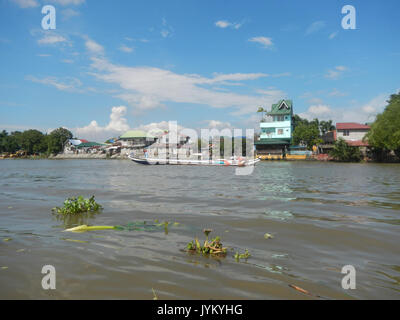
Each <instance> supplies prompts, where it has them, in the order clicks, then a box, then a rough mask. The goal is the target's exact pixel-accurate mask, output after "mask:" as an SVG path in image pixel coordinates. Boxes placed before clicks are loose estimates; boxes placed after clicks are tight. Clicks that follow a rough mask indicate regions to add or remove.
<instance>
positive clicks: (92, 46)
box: [85, 37, 104, 55]
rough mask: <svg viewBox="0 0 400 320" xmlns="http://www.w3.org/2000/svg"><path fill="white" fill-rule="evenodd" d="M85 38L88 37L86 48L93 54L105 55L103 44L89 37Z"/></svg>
mask: <svg viewBox="0 0 400 320" xmlns="http://www.w3.org/2000/svg"><path fill="white" fill-rule="evenodd" d="M85 38H86V42H85V46H86V49H87V50H88V51H89V52H90V53H91V54H93V55H103V54H104V48H103V46H101V45H100V44H98V43H97V42H96V41H94V40H92V39H90V38H88V37H85Z"/></svg>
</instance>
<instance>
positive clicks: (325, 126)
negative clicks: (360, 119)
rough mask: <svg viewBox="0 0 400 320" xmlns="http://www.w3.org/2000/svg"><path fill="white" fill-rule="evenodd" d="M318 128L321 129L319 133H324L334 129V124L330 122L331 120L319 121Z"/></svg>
mask: <svg viewBox="0 0 400 320" xmlns="http://www.w3.org/2000/svg"><path fill="white" fill-rule="evenodd" d="M319 130H320V131H321V134H322V135H324V134H325V133H327V132H328V131H332V130H335V126H334V125H333V124H332V120H329V121H321V122H320V123H319Z"/></svg>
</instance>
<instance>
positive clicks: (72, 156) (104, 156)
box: [48, 153, 128, 160]
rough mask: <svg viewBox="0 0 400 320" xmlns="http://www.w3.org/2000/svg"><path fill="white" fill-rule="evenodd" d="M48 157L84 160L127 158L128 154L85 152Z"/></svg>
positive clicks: (51, 158)
mask: <svg viewBox="0 0 400 320" xmlns="http://www.w3.org/2000/svg"><path fill="white" fill-rule="evenodd" d="M48 159H50V160H68V159H77V160H84V159H97V160H99V159H104V160H127V159H128V156H127V155H123V154H115V155H112V156H110V155H108V154H105V153H103V154H97V153H96V154H90V153H83V154H58V155H56V156H54V155H53V156H50V157H49V158H48Z"/></svg>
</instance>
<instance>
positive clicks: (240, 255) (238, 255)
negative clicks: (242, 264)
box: [234, 249, 251, 261]
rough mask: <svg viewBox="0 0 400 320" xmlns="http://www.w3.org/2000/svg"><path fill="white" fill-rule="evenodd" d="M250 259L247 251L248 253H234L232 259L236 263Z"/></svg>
mask: <svg viewBox="0 0 400 320" xmlns="http://www.w3.org/2000/svg"><path fill="white" fill-rule="evenodd" d="M250 257H251V254H250V253H249V251H248V250H247V249H246V250H245V251H244V253H239V252H236V254H235V255H234V258H235V259H236V260H237V261H240V259H245V260H247V259H248V258H250Z"/></svg>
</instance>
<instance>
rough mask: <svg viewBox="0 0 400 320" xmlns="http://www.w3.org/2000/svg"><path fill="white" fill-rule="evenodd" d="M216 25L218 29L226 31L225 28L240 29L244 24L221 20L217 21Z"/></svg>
mask: <svg viewBox="0 0 400 320" xmlns="http://www.w3.org/2000/svg"><path fill="white" fill-rule="evenodd" d="M215 25H216V26H217V27H218V28H222V29H225V28H228V27H230V28H232V29H236V30H237V29H239V28H240V27H241V26H242V25H243V24H242V23H237V22H229V21H226V20H219V21H217V22H216V23H215Z"/></svg>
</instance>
